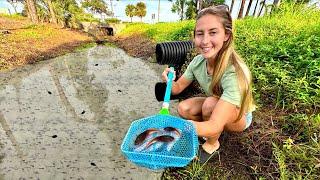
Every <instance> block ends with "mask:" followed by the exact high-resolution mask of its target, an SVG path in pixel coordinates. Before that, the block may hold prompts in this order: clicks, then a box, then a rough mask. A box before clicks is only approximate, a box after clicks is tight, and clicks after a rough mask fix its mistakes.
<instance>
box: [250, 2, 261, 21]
mask: <svg viewBox="0 0 320 180" xmlns="http://www.w3.org/2000/svg"><path fill="white" fill-rule="evenodd" d="M259 1H260V0H257V2H256V5H255V6H254V10H253V15H252V16H253V17H254V16H255V15H256V10H257V7H258V4H259Z"/></svg>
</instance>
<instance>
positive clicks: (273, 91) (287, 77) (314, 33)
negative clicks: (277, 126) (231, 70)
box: [236, 4, 320, 113]
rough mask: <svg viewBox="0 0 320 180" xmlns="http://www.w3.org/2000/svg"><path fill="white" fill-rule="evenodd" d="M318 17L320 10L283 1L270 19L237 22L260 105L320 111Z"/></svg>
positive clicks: (239, 42) (245, 57)
mask: <svg viewBox="0 0 320 180" xmlns="http://www.w3.org/2000/svg"><path fill="white" fill-rule="evenodd" d="M280 17H281V18H280ZM319 17H320V12H319V11H316V10H312V9H309V10H306V9H305V8H304V7H303V6H296V5H292V4H282V5H281V6H280V7H279V10H278V11H277V12H276V13H274V14H272V15H271V16H270V17H266V18H259V19H253V18H248V19H246V20H245V21H243V20H240V21H237V22H236V27H237V33H236V34H237V39H238V41H237V49H238V50H239V51H240V52H241V54H242V56H243V57H244V59H246V60H247V63H248V64H249V66H250V67H251V69H252V73H253V77H254V81H255V89H256V91H257V92H255V94H257V95H258V97H260V98H259V101H260V103H263V104H271V105H273V106H274V107H280V108H283V109H286V110H287V111H293V112H296V111H302V112H306V113H314V112H317V111H319V104H320V98H319V97H320V96H319V94H320V91H319V82H320V77H319V76H320V74H319V72H320V71H319V70H320V37H319V32H320V20H319ZM266 29H268V31H265V30H266Z"/></svg>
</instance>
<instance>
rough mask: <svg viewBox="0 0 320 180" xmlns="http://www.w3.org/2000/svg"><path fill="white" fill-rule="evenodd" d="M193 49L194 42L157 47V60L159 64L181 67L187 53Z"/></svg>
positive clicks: (159, 45) (173, 43)
mask: <svg viewBox="0 0 320 180" xmlns="http://www.w3.org/2000/svg"><path fill="white" fill-rule="evenodd" d="M192 48H193V43H192V41H173V42H164V43H158V44H157V45H156V59H157V63H158V64H169V65H175V66H177V65H178V66H181V65H183V64H184V62H185V60H186V57H187V53H188V52H189V51H190V50H191V49H192Z"/></svg>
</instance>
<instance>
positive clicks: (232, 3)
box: [230, 0, 234, 14]
mask: <svg viewBox="0 0 320 180" xmlns="http://www.w3.org/2000/svg"><path fill="white" fill-rule="evenodd" d="M233 5H234V0H232V1H231V6H230V14H232V9H233Z"/></svg>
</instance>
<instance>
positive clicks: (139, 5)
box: [135, 2, 147, 21]
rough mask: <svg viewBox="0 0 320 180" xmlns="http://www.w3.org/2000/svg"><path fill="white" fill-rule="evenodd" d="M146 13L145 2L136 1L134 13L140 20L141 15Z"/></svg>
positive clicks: (143, 15)
mask: <svg viewBox="0 0 320 180" xmlns="http://www.w3.org/2000/svg"><path fill="white" fill-rule="evenodd" d="M146 14H147V9H146V4H145V3H143V2H138V3H137V5H136V12H135V15H136V16H138V17H140V18H141V21H142V17H145V16H146Z"/></svg>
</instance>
